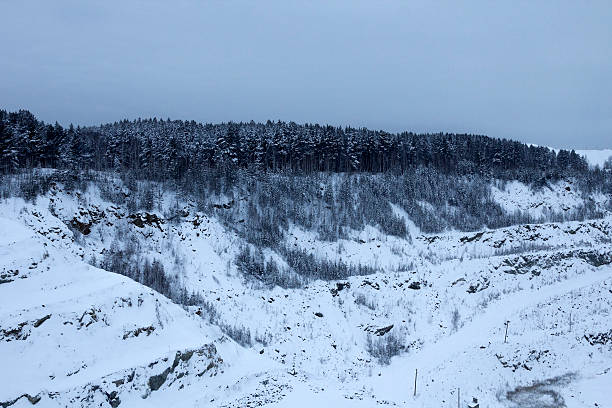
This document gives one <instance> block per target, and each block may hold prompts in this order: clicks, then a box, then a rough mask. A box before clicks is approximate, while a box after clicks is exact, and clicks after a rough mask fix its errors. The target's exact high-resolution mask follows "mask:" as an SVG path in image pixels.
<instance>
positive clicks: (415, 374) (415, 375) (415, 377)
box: [414, 368, 419, 397]
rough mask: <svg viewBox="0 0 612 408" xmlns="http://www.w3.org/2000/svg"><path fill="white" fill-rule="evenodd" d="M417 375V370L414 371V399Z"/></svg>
mask: <svg viewBox="0 0 612 408" xmlns="http://www.w3.org/2000/svg"><path fill="white" fill-rule="evenodd" d="M418 374H419V369H418V368H415V369H414V396H415V397H416V384H417V375H418Z"/></svg>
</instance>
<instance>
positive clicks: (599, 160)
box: [576, 149, 612, 168]
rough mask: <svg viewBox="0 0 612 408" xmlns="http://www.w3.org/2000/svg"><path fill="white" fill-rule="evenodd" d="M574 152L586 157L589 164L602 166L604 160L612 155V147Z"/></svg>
mask: <svg viewBox="0 0 612 408" xmlns="http://www.w3.org/2000/svg"><path fill="white" fill-rule="evenodd" d="M576 153H578V154H579V155H581V156H584V157H586V159H587V162H588V163H589V164H590V165H591V166H599V167H600V168H601V167H603V165H604V163H605V162H606V160H608V159H609V158H610V157H612V149H601V150H576Z"/></svg>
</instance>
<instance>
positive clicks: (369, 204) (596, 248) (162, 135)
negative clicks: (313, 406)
mask: <svg viewBox="0 0 612 408" xmlns="http://www.w3.org/2000/svg"><path fill="white" fill-rule="evenodd" d="M0 116H1V117H2V123H3V125H2V126H3V127H2V132H3V133H2V135H3V139H2V140H3V143H5V144H4V145H3V146H9V148H10V149H11V152H10V154H7V153H6V151H3V153H2V154H3V155H4V156H3V161H2V163H3V164H2V166H3V174H2V176H1V177H2V183H1V184H0V197H1V199H0V227H1V228H2V230H3V231H9V232H10V233H8V234H3V235H2V236H0V354H1V355H2V356H6V357H7V361H8V365H9V366H11V367H18V369H17V370H4V371H2V370H0V404H1V405H3V406H12V405H15V404H22V405H23V404H26V405H27V404H33V403H36V404H37V405H38V404H40V405H39V406H91V405H101V406H111V407H117V406H141V405H143V404H144V405H166V406H171V405H174V404H176V402H177V401H180V402H181V405H182V406H212V407H214V406H219V407H230V406H233V407H242V406H265V405H268V404H276V405H277V406H300V404H302V405H303V404H304V401H308V402H309V403H313V401H314V403H319V404H320V405H321V406H329V405H337V406H344V405H346V406H364V407H370V406H375V405H385V406H448V405H449V404H451V405H452V406H455V404H456V402H457V397H458V395H457V394H456V393H457V389H458V388H461V395H460V396H459V399H460V400H461V405H465V404H466V403H467V402H468V401H470V400H471V398H472V397H477V398H479V400H480V402H481V404H482V405H481V406H509V407H511V406H518V405H521V404H525V403H526V401H527V402H529V401H532V400H533V401H535V403H537V404H541V405H542V406H546V404H548V402H550V401H548V399H551V401H553V403H556V404H557V405H561V406H562V405H564V404H565V405H567V406H594V405H593V404H594V403H597V404H598V406H602V404H603V406H605V402H606V399H605V398H607V394H605V393H604V391H602V390H603V389H605V385H606V384H608V383H609V381H610V375H611V373H612V371H611V370H610V367H612V362H611V360H610V346H612V340H610V339H611V337H610V327H609V324H608V320H609V319H608V317H609V314H610V310H612V303H611V299H612V298H611V297H610V295H609V294H610V291H611V290H612V286H611V285H612V257H611V256H610V254H611V253H612V248H611V247H610V244H611V242H612V224H611V218H610V212H609V211H610V209H611V207H610V206H611V202H612V200H611V198H612V197H611V195H610V187H609V185H610V184H609V183H610V173H609V172H608V171H607V170H606V169H597V168H595V169H587V168H586V166H585V163H584V161H583V159H581V158H580V157H579V156H576V155H574V154H572V153H571V152H565V153H562V152H559V153H555V152H552V151H550V150H548V149H545V148H534V147H529V146H526V145H521V144H517V143H514V142H508V141H500V140H495V139H490V138H486V137H481V136H468V135H421V136H417V135H410V134H404V135H389V134H386V133H383V132H370V131H367V130H353V129H336V128H330V127H317V126H310V125H306V126H298V125H294V124H283V123H268V124H265V125H259V124H223V125H214V126H213V125H199V124H195V123H192V122H176V121H148V120H147V121H136V122H121V123H118V124H112V125H105V126H101V127H96V128H88V129H68V130H64V129H61V128H60V127H58V126H52V127H49V126H46V125H44V124H41V123H40V122H38V121H36V120H34V119H32V120H33V122H28V118H30V119H31V115H28V114H27V113H26V112H20V113H17V114H6V113H3V114H2V115H0ZM24 123H30V124H31V125H32V124H33V125H32V126H33V127H32V128H28V127H27V126H25V125H24ZM24 126H25V127H24ZM19 129H21V130H19ZM24 129H26V130H27V129H30V130H28V131H26V130H24ZM32 129H34V130H32ZM279 129H280V130H279ZM20 132H21V133H20ZM28 132H30V133H28ZM32 132H33V133H32ZM45 132H47V133H45ZM275 132H280V133H279V134H282V135H284V136H283V138H280V139H278V140H281V141H283V142H282V143H280V142H278V141H277V142H278V143H277V142H275V143H277V144H274V145H273V146H275V147H272V145H266V146H267V147H266V149H267V150H266V151H267V152H268V153H269V155H267V156H265V155H264V156H261V157H264V158H265V159H261V157H260V159H261V160H260V159H256V157H257V155H254V156H252V158H249V157H251V156H249V155H250V154H251V153H252V152H255V153H256V152H257V148H254V150H253V149H252V150H248V152H251V153H248V152H247V153H248V154H247V153H240V152H241V151H242V149H243V148H242V147H241V148H240V149H239V150H235V146H236V143H237V146H244V143H248V140H251V139H248V140H247V139H244V138H245V137H246V136H247V135H249V137H252V138H253V139H252V140H253V141H255V142H256V143H258V144H262V143H263V141H264V140H267V139H266V138H268V137H270V138H272V139H271V140H275V139H274V138H275V137H277V136H274V135H276V133H275ZM291 132H294V133H291ZM309 132H310V133H309ZM305 134H311V136H313V137H315V136H316V138H331V139H330V140H336V139H334V138H338V139H337V140H339V141H343V140H345V141H347V142H348V141H349V140H352V141H353V142H351V143H352V145H353V146H354V145H355V140H359V141H368V140H369V142H368V143H370V142H371V143H372V145H370V146H378V147H376V149H379V150H376V149H374V148H372V147H367V148H366V147H363V146H362V147H359V149H361V150H359V152H360V153H359V154H358V155H357V157H358V159H357V162H358V163H363V164H359V165H356V166H353V167H350V166H349V167H346V166H348V165H346V164H341V163H340V162H339V161H337V160H338V159H337V157H339V156H333V154H332V153H329V152H331V150H325V149H332V150H333V148H332V147H329V146H333V143H332V144H329V143H328V142H325V143H326V144H325V145H324V146H327V147H326V148H325V149H324V148H323V147H321V146H323V145H317V146H319V147H313V148H312V151H311V152H310V153H300V150H299V148H298V147H296V150H295V151H294V153H295V154H293V153H291V154H290V153H289V150H288V149H289V146H292V145H291V144H287V145H284V144H283V143H285V142H286V143H294V142H295V141H296V140H297V139H295V138H298V139H299V138H302V137H305V136H304V135H305ZM7 135H8V136H7ZM20 135H21V136H20ZM28 135H29V136H28ZM32 135H35V136H36V135H38V136H37V137H39V139H31V140H30V141H29V142H28V139H27V137H26V136H28V137H30V136H32ZM45 135H46V136H45ZM53 135H55V136H53ZM57 135H59V136H57ZM76 135H78V137H77V136H76ZM266 135H267V136H266ZM52 136H53V137H52ZM228 138H229V139H228ZM9 139H10V140H9ZM56 139H57V140H61V142H57V143H59V144H58V146H59V147H58V152H55V151H54V150H53V149H49V152H50V153H48V154H47V153H45V154H46V155H42V153H40V151H38V153H33V152H34V151H35V150H33V149H34V145H35V144H37V143H43V144H44V143H51V141H52V140H56ZM77 139H78V140H77ZM7 140H9V142H7ZM228 140H230V141H231V140H234V141H233V142H231V143H229V142H228ZM45 141H46V142H45ZM236 141H237V142H236ZM6 143H9V144H8V145H7V144H6ZM54 143H55V142H53V143H51V144H54ZM198 143H199V144H198ZM228 143H229V145H228ZM249 143H250V142H249ZM330 143H331V142H330ZM337 143H340V142H337ZM342 143H344V142H342ZM342 143H340V145H339V146H344V145H342ZM364 143H365V142H364ZM149 145H150V146H151V147H150V150H149V152H156V153H155V155H157V154H161V153H160V152H162V151H164V152H166V153H168V152H169V153H168V154H170V155H169V156H168V157H170V158H168V157H166V156H163V155H162V156H159V157H158V156H154V157H155V160H153V162H150V164H146V165H145V163H147V160H148V159H147V158H146V157H147V155H146V154H145V155H144V156H142V155H141V153H142V149H145V147H146V146H149ZM349 145H350V144H349ZM70 146H72V147H70ZM75 146H76V147H75ZM168 146H174V147H172V148H169V147H168ZM198 146H199V147H198ZM232 146H233V147H232ZM364 146H365V145H364ZM406 146H409V147H406ZM410 146H413V147H414V146H416V147H414V148H413V147H410ZM440 146H442V150H441V151H440V150H439V149H440V148H441V147H440ZM444 146H447V147H449V146H452V147H453V149H455V150H453V152H452V154H450V156H452V157H451V159H452V160H451V161H450V162H449V163H446V162H445V161H444V160H445V159H444V158H448V157H450V156H444V154H446V153H441V152H444V149H445V148H446V147H444ZM468 146H469V147H468ZM256 147H257V146H256ZM404 148H406V149H408V150H406V151H403V150H402V149H404ZM28 149H29V150H28ZM71 149H72V150H71ZM172 149H174V150H172ZM207 149H212V150H207ZM337 149H338V150H337V151H338V152H340V153H338V154H341V155H342V154H346V151H345V150H342V149H344V147H338V148H337ZM351 149H356V147H351ZM368 149H369V150H368ZM394 149H395V150H394ZM415 149H416V150H415ZM326 151H327V152H328V153H329V154H328V153H325V152H326ZM350 151H353V150H350ZM355 151H356V150H355ZM408 151H411V152H413V153H414V152H416V153H414V154H415V156H407V157H413V158H412V159H410V160H408V159H406V161H404V159H402V158H399V159H398V158H397V157H398V155H400V156H401V154H404V153H406V152H408ZM28 152H29V153H28ZM54 152H55V153H54ZM71 152H72V153H71ZM233 152H234V153H235V152H239V153H238V154H237V155H235V154H234V153H233ZM342 152H344V153H342ZM376 152H378V153H376ZM398 152H399V153H398ZM402 152H404V153H402ZM475 152H480V153H478V154H476V153H475ZM511 152H514V153H511ZM166 153H164V154H166ZM396 153H397V154H396ZM400 153H401V154H400ZM413 153H410V154H413ZM243 154H244V155H245V156H242V155H243ZM512 154H518V155H519V156H520V155H523V156H524V160H535V161H536V162H537V161H538V160H539V161H541V162H542V161H544V162H545V163H547V165H546V166H543V165H542V166H540V167H538V166H536V165H534V164H533V163H531V164H529V163H526V162H521V160H523V159H517V160H519V161H518V162H517V163H519V164H516V163H515V162H513V161H511V160H510V158H512V157H514V156H512ZM37 155H38V156H37ZM130 155H132V156H130ZM301 155H306V156H301ZM421 155H424V157H425V156H427V155H429V156H427V157H430V159H427V160H425V159H423V158H422V157H421ZM478 155H482V159H478V160H482V161H481V162H479V161H478V160H477V159H476V157H480V156H478ZM508 155H509V156H508ZM289 156H291V158H289ZM523 156H521V157H523ZM7 157H9V159H7ZM172 157H174V158H172ZM245 157H246V158H245ZM333 157H336V158H335V159H333ZM496 157H497V159H496ZM111 158H113V160H111ZM485 159H486V160H485ZM173 160H174V161H173ZM258 160H259V161H258ZM262 160H263V161H262ZM487 160H488V161H487ZM512 160H514V159H512ZM357 162H352V163H354V164H355V163H357ZM459 162H461V163H462V164H461V165H459ZM349 163H351V161H350V160H349ZM366 163H367V164H366ZM409 163H411V164H409ZM470 163H471V164H470ZM475 163H480V164H478V165H476V164H475ZM564 163H565V164H564ZM570 163H571V164H570ZM177 166H178V167H177ZM343 166H345V167H343ZM521 166H524V169H527V170H524V171H523V170H522V169H521ZM112 272H115V273H112ZM121 275H123V276H121ZM506 331H507V333H506ZM51 350H53V352H50V351H51ZM415 370H418V377H417V385H418V387H417V390H416V395H414V389H413V384H414V377H413V376H414V374H415ZM14 371H17V374H16V375H15V373H14ZM15 381H16V384H17V386H13V385H12V384H13V383H15ZM9 383H10V384H11V387H7V386H2V384H5V385H6V384H9ZM17 406H18V405H17ZM549 406H552V405H550V404H549Z"/></svg>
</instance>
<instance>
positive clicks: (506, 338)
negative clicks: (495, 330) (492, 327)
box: [504, 320, 510, 343]
mask: <svg viewBox="0 0 612 408" xmlns="http://www.w3.org/2000/svg"><path fill="white" fill-rule="evenodd" d="M509 324H510V320H506V334H505V335H504V343H506V341H507V340H508V325H509Z"/></svg>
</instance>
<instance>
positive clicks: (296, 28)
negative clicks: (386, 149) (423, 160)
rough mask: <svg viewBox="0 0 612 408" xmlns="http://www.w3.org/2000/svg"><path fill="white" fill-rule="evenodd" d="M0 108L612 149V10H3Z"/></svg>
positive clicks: (434, 4)
mask: <svg viewBox="0 0 612 408" xmlns="http://www.w3.org/2000/svg"><path fill="white" fill-rule="evenodd" d="M0 2H1V4H0V6H1V7H0V9H1V13H0V14H1V17H0V35H1V36H2V43H1V46H0V107H1V108H4V109H9V110H15V109H19V108H25V109H29V110H31V111H32V112H33V113H34V114H36V115H37V116H38V117H40V118H41V119H43V120H45V121H56V120H57V121H59V122H60V123H62V124H68V123H71V122H72V123H75V124H80V125H87V124H98V123H101V122H108V121H115V120H119V119H122V118H130V119H133V118H138V117H143V118H144V117H152V116H157V117H163V118H166V117H170V118H173V119H195V120H197V121H204V122H220V121H229V120H233V121H249V120H251V119H253V120H255V121H265V120H267V119H273V120H276V119H281V120H287V121H290V120H293V121H295V122H298V123H303V122H311V123H312V122H318V123H329V124H334V125H349V124H350V125H353V126H367V127H369V128H374V129H385V130H389V131H402V130H412V131H417V132H435V131H449V132H470V133H480V134H488V135H491V136H495V137H507V138H513V139H518V140H521V141H525V142H531V143H536V144H541V145H549V146H554V147H576V148H604V147H612V1H610V0H604V1H586V0H585V1H576V0H572V1H561V0H554V1H553V0H551V1H488V0H487V1H448V2H443V1H432V0H422V1H421V0H419V1H408V0H405V1H379V0H371V1H363V2H362V1H355V0H352V1H309V2H307V1H300V2H293V1H287V0H283V1H280V0H279V1H275V2H271V1H264V0H257V1H208V2H206V1H201V2H195V1H193V2H191V1H151V0H149V1H129V2H128V1H109V0H106V1H80V0H79V1H77V0H75V1H63V0H62V1H59V0H55V1H48V0H44V1H25V0H24V1H5V0H0Z"/></svg>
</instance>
